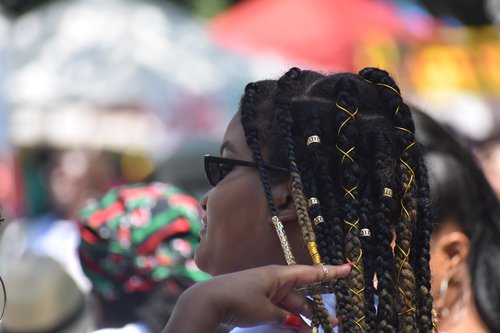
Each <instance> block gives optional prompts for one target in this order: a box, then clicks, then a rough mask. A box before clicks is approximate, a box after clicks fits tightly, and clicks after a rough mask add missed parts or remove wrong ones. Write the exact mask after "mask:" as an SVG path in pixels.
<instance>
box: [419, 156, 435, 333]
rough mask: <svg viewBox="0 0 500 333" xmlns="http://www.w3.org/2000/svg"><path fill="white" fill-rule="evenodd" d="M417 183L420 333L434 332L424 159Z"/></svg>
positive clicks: (430, 226) (428, 209)
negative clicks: (419, 220) (419, 221)
mask: <svg viewBox="0 0 500 333" xmlns="http://www.w3.org/2000/svg"><path fill="white" fill-rule="evenodd" d="M416 172H417V176H416V177H417V183H418V188H419V196H418V210H419V216H420V219H421V221H422V223H419V224H418V225H417V235H416V236H417V240H418V243H417V244H416V246H415V247H416V249H417V251H416V255H417V258H418V262H417V263H416V267H417V270H416V271H415V275H416V279H417V287H418V294H417V304H418V319H419V321H420V332H421V333H430V332H433V330H434V327H433V324H432V323H433V320H434V319H435V318H433V315H432V301H433V299H432V293H431V281H430V278H429V277H430V275H431V274H430V267H429V262H430V236H431V234H432V210H431V199H430V189H429V182H428V181H427V167H426V166H425V163H424V160H423V158H421V159H420V160H419V161H418V168H417V170H416Z"/></svg>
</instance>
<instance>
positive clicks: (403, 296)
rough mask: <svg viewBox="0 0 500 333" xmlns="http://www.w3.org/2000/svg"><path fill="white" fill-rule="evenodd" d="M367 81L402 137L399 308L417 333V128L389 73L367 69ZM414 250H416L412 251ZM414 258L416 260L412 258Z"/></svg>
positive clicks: (406, 329) (405, 323)
mask: <svg viewBox="0 0 500 333" xmlns="http://www.w3.org/2000/svg"><path fill="white" fill-rule="evenodd" d="M360 74H361V76H362V77H364V78H365V79H367V80H369V81H371V82H373V83H374V84H375V85H376V86H377V87H379V88H380V89H379V90H380V94H381V96H382V97H383V98H384V99H385V101H386V103H387V106H388V108H389V110H393V112H394V118H393V119H394V124H395V131H396V135H397V136H398V137H399V138H400V140H398V142H400V149H401V155H400V156H401V157H400V162H401V166H400V170H401V180H402V185H403V188H402V197H401V199H400V202H401V216H400V219H399V220H398V222H397V224H396V249H395V262H396V270H397V275H396V284H397V288H398V290H399V293H397V296H398V297H397V300H398V302H397V307H398V315H399V319H400V330H402V331H403V328H404V332H416V331H417V321H416V312H418V310H417V309H416V308H415V307H414V306H413V304H415V299H416V281H415V274H414V271H413V268H412V266H411V261H413V260H412V258H414V257H415V252H416V249H415V248H414V246H415V242H414V240H413V234H414V230H415V225H416V222H417V210H418V208H417V200H416V199H415V198H416V195H417V191H418V189H417V184H416V181H415V171H414V170H415V168H416V165H415V159H414V150H415V148H416V147H415V145H416V142H415V137H414V131H415V127H414V124H413V121H412V119H411V113H410V110H409V108H408V106H407V105H406V104H405V103H404V102H403V100H402V98H401V95H400V91H399V88H398V87H397V86H396V84H395V82H394V81H393V80H392V78H390V77H389V75H388V74H387V72H385V71H381V70H377V69H365V70H363V71H362V72H361V73H360ZM412 250H413V251H412ZM410 256H411V257H412V258H410Z"/></svg>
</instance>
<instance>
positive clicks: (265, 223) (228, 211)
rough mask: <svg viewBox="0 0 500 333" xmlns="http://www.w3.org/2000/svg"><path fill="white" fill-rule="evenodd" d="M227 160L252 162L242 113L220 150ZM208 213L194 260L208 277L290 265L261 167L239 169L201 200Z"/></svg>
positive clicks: (235, 167)
mask: <svg viewBox="0 0 500 333" xmlns="http://www.w3.org/2000/svg"><path fill="white" fill-rule="evenodd" d="M221 155H222V157H225V158H231V159H238V160H244V161H253V155H252V151H251V149H250V147H248V145H247V144H246V138H245V133H244V130H243V126H242V125H241V121H240V115H239V113H237V114H236V115H235V116H234V117H233V119H232V120H231V122H230V123H229V125H228V127H227V129H226V133H225V135H224V139H223V143H222V146H221ZM200 205H201V207H202V209H203V210H204V211H205V213H206V214H205V216H204V218H203V224H204V226H203V229H202V231H201V232H200V236H201V242H200V246H199V247H198V249H197V251H196V254H195V260H196V264H197V265H198V267H199V268H200V269H202V270H204V271H206V272H207V273H209V274H212V275H219V274H225V273H229V272H234V271H239V270H243V269H247V268H252V267H257V266H263V265H268V264H285V261H284V259H283V254H282V252H281V247H280V244H279V241H278V238H277V236H276V232H275V231H274V226H273V224H272V222H271V217H270V215H269V213H268V208H267V202H266V197H265V193H264V188H263V185H262V182H261V178H260V175H259V172H258V170H257V168H254V167H244V166H234V167H233V169H232V170H231V171H230V172H229V173H228V174H227V175H226V176H225V177H224V178H223V179H222V180H221V181H220V182H219V183H218V184H217V185H216V186H215V187H213V188H212V189H211V190H210V191H208V192H207V193H205V195H204V196H203V197H202V198H201V200H200Z"/></svg>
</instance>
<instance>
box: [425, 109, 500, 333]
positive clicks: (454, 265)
mask: <svg viewBox="0 0 500 333" xmlns="http://www.w3.org/2000/svg"><path fill="white" fill-rule="evenodd" d="M415 119H416V121H417V137H418V138H420V140H421V142H422V144H423V145H424V147H425V148H426V158H425V159H426V162H427V166H428V168H429V178H430V184H431V193H432V199H433V200H432V201H433V206H434V207H435V209H436V213H437V219H436V222H437V223H436V226H435V231H434V233H433V236H432V238H431V239H432V241H431V244H432V245H431V271H432V272H433V288H432V289H433V291H434V297H435V298H434V299H435V307H436V310H437V312H438V317H439V321H438V329H439V331H440V332H448V333H469V332H474V333H483V332H491V333H492V332H500V316H499V314H500V282H499V281H500V268H499V267H500V242H499V241H498V239H499V237H500V208H499V205H498V202H497V200H496V198H495V193H494V191H493V190H492V188H491V186H490V185H489V184H488V182H487V180H486V178H485V177H484V175H483V173H482V172H481V170H480V168H479V167H478V165H477V164H476V161H475V160H474V158H473V157H472V155H471V154H470V153H469V151H468V149H466V148H465V147H464V146H463V145H462V144H461V143H460V142H459V141H457V140H456V139H455V138H454V137H453V135H452V134H450V133H449V132H448V131H447V130H446V129H445V128H443V127H442V126H440V125H438V124H437V123H436V122H435V121H433V120H432V119H431V118H430V117H429V116H426V115H425V114H423V113H415Z"/></svg>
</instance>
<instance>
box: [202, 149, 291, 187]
mask: <svg viewBox="0 0 500 333" xmlns="http://www.w3.org/2000/svg"><path fill="white" fill-rule="evenodd" d="M204 163H205V174H206V175H207V179H208V182H209V183H210V185H212V186H216V185H217V184H218V183H219V182H220V181H221V180H222V179H224V177H226V175H227V174H228V173H229V172H230V171H231V170H233V168H234V167H235V166H244V167H253V168H258V167H259V165H258V164H257V163H255V162H249V161H242V160H233V159H230V158H224V157H216V156H211V155H205V157H204ZM264 167H265V168H266V169H268V170H272V171H279V172H290V170H288V169H287V168H282V167H278V166H274V165H264Z"/></svg>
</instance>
